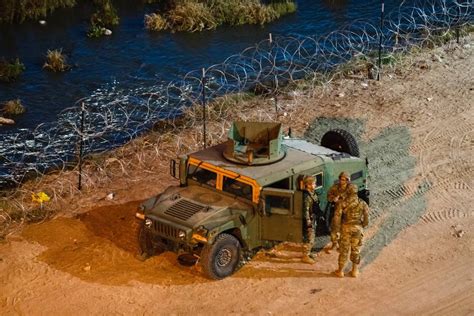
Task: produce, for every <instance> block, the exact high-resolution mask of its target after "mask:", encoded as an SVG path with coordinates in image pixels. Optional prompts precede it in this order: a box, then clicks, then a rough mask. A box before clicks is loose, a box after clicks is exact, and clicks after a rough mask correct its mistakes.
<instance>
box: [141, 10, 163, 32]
mask: <svg viewBox="0 0 474 316" xmlns="http://www.w3.org/2000/svg"><path fill="white" fill-rule="evenodd" d="M145 28H146V29H147V30H150V31H161V30H164V29H165V28H166V20H165V19H164V18H163V16H161V15H159V14H157V13H152V14H146V15H145Z"/></svg>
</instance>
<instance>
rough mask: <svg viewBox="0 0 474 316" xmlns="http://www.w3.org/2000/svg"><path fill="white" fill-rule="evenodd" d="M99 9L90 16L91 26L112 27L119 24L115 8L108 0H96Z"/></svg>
mask: <svg viewBox="0 0 474 316" xmlns="http://www.w3.org/2000/svg"><path fill="white" fill-rule="evenodd" d="M95 2H96V4H97V5H98V6H99V9H98V10H97V11H96V12H95V13H94V14H93V15H92V17H91V25H92V26H102V27H112V26H115V25H118V24H119V21H120V18H119V17H118V14H117V10H116V9H115V8H114V6H113V5H112V3H111V2H110V0H96V1H95Z"/></svg>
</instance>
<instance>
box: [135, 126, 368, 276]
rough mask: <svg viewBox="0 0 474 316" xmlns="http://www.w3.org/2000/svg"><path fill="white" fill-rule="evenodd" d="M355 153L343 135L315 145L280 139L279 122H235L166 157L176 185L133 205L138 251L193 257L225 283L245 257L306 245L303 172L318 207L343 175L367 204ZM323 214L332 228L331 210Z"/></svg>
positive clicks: (363, 166) (363, 168) (362, 167)
mask: <svg viewBox="0 0 474 316" xmlns="http://www.w3.org/2000/svg"><path fill="white" fill-rule="evenodd" d="M358 156H359V148H358V146H357V143H356V142H355V139H354V137H353V136H352V135H351V134H349V133H348V132H346V131H344V130H340V129H336V130H331V131H328V132H327V133H326V134H324V136H323V137H322V139H321V145H316V144H313V143H311V142H308V141H306V140H303V139H295V138H291V137H286V136H285V137H284V135H283V132H282V126H281V124H280V123H270V122H234V123H233V125H232V126H231V128H230V130H229V138H228V141H227V142H224V143H221V144H218V145H216V146H213V147H210V148H207V149H203V150H200V151H197V152H194V153H190V154H187V155H183V156H180V157H179V159H177V160H171V162H170V172H171V174H172V175H173V176H174V177H175V178H177V179H178V180H179V185H176V186H170V187H168V188H167V189H166V190H165V191H164V192H162V193H160V194H158V195H157V196H154V197H152V198H150V199H148V200H147V201H145V202H144V203H142V204H141V205H140V206H139V207H138V211H137V213H136V217H137V218H139V219H140V221H141V222H140V227H139V231H138V242H139V245H140V249H141V251H142V253H143V255H145V256H146V257H148V256H151V255H154V254H156V253H157V252H160V251H165V250H168V251H174V252H176V253H177V254H178V256H180V255H187V256H191V257H195V258H196V261H197V264H200V265H201V267H202V271H203V273H204V274H205V275H206V276H207V277H209V278H211V279H222V278H225V277H227V276H229V275H231V274H232V273H234V272H235V270H236V269H237V268H238V267H239V266H240V263H241V262H242V259H243V255H244V254H245V253H250V252H252V251H255V250H257V249H259V248H262V247H271V246H273V245H275V244H276V243H278V242H283V241H288V242H302V241H303V226H302V223H303V219H302V206H303V201H302V199H303V191H302V187H301V183H302V182H301V178H302V177H303V176H304V175H313V176H314V177H315V178H316V184H317V188H316V192H317V194H318V196H319V198H320V208H321V209H322V210H328V207H327V204H328V202H327V198H326V196H327V191H328V190H329V188H330V187H331V185H333V184H334V183H336V182H337V180H338V175H339V173H340V172H342V171H346V172H348V173H349V174H350V176H351V182H352V183H353V184H355V185H357V187H358V191H359V196H360V197H361V198H363V199H364V200H366V201H367V202H368V196H369V191H368V189H367V182H366V180H367V160H364V159H361V158H359V157H358ZM324 216H325V217H326V220H325V222H326V223H329V222H330V220H331V219H330V212H328V211H326V212H325V214H324ZM178 258H179V257H178Z"/></svg>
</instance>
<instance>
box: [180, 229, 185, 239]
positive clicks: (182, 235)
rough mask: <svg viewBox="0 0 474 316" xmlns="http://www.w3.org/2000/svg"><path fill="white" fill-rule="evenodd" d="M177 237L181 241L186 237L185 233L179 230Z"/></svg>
mask: <svg viewBox="0 0 474 316" xmlns="http://www.w3.org/2000/svg"><path fill="white" fill-rule="evenodd" d="M178 237H179V238H181V239H184V237H186V232H185V231H183V230H180V231H179V232H178Z"/></svg>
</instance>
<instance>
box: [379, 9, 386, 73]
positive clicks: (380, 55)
mask: <svg viewBox="0 0 474 316" xmlns="http://www.w3.org/2000/svg"><path fill="white" fill-rule="evenodd" d="M384 10H385V3H384V1H383V0H382V11H381V12H380V34H379V62H378V70H377V81H379V80H380V71H381V70H382V38H383V18H384Z"/></svg>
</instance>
